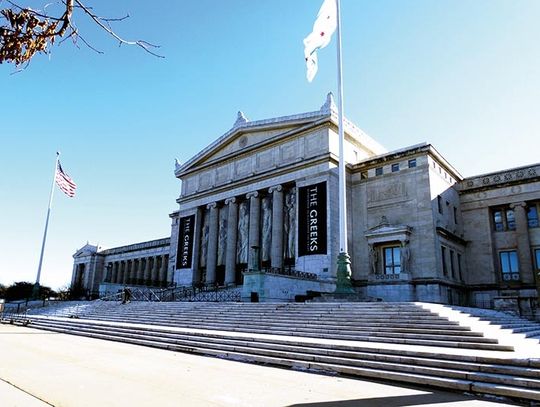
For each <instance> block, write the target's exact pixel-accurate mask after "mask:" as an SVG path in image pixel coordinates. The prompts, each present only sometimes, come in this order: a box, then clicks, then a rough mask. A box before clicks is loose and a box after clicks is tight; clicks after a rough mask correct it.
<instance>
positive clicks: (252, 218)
mask: <svg viewBox="0 0 540 407" xmlns="http://www.w3.org/2000/svg"><path fill="white" fill-rule="evenodd" d="M246 198H247V199H249V237H248V269H252V268H253V266H254V265H257V267H256V268H257V269H258V268H259V253H260V250H252V247H254V246H256V247H257V248H260V246H261V244H260V241H259V236H260V218H261V196H260V194H259V193H258V192H257V191H255V192H250V193H248V194H247V195H246Z"/></svg>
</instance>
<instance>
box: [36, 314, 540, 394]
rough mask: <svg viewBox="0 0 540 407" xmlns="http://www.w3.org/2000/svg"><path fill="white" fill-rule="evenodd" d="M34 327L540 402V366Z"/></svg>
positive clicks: (100, 327)
mask: <svg viewBox="0 0 540 407" xmlns="http://www.w3.org/2000/svg"><path fill="white" fill-rule="evenodd" d="M31 326H32V327H34V328H39V329H46V330H49V331H54V332H60V333H67V334H75V335H81V336H86V337H91V338H97V339H106V340H113V341H119V342H124V343H130V344H136V345H143V346H151V347H156V348H161V349H168V350H174V351H181V352H189V353H195V354H201V355H211V356H217V357H223V358H228V359H234V360H241V361H248V362H257V363H264V364H271V365H276V366H286V367H293V368H297V369H306V370H309V371H322V372H332V373H339V374H344V375H350V376H357V377H368V378H375V379H384V380H395V381H400V382H407V383H414V384H416V385H429V386H435V387H440V388H441V387H442V388H445V389H455V390H460V391H465V392H470V393H477V394H490V395H499V396H506V397H512V398H516V399H523V400H536V401H540V360H527V359H502V358H496V357H488V356H483V357H480V356H468V355H463V354H459V353H458V354H451V353H445V352H441V351H440V349H434V350H433V351H426V348H421V349H422V350H420V349H419V350H413V349H411V348H412V347H408V348H407V349H399V348H379V347H373V346H367V344H366V345H362V344H361V343H358V342H350V341H327V340H326V341H325V340H321V341H317V340H313V339H308V338H297V337H294V338H293V337H291V336H287V337H284V336H281V337H280V336H277V335H257V334H237V333H233V332H216V331H204V330H189V329H185V328H173V327H164V326H149V325H146V326H142V325H134V324H122V323H114V322H103V321H90V320H86V321H85V320H76V319H70V320H68V319H58V318H56V319H55V318H47V317H36V318H34V319H33V320H32V324H31Z"/></svg>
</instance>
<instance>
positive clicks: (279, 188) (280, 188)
mask: <svg viewBox="0 0 540 407" xmlns="http://www.w3.org/2000/svg"><path fill="white" fill-rule="evenodd" d="M281 191H283V186H282V185H274V186H273V187H270V188H268V192H270V193H271V194H272V193H274V192H281Z"/></svg>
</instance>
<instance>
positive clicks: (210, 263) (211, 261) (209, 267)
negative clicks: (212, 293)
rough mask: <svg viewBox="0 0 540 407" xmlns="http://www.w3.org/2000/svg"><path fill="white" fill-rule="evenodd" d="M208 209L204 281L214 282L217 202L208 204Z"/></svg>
mask: <svg viewBox="0 0 540 407" xmlns="http://www.w3.org/2000/svg"><path fill="white" fill-rule="evenodd" d="M208 209H210V218H209V229H208V256H207V259H206V283H207V284H213V283H215V282H216V264H217V244H218V214H219V210H218V207H217V203H216V202H213V203H211V204H208Z"/></svg>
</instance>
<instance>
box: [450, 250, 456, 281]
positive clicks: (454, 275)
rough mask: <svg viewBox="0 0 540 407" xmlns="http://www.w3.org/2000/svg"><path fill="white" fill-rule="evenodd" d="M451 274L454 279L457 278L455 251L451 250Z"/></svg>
mask: <svg viewBox="0 0 540 407" xmlns="http://www.w3.org/2000/svg"><path fill="white" fill-rule="evenodd" d="M450 272H451V273H452V277H453V278H456V268H455V267H454V251H453V250H450Z"/></svg>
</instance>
